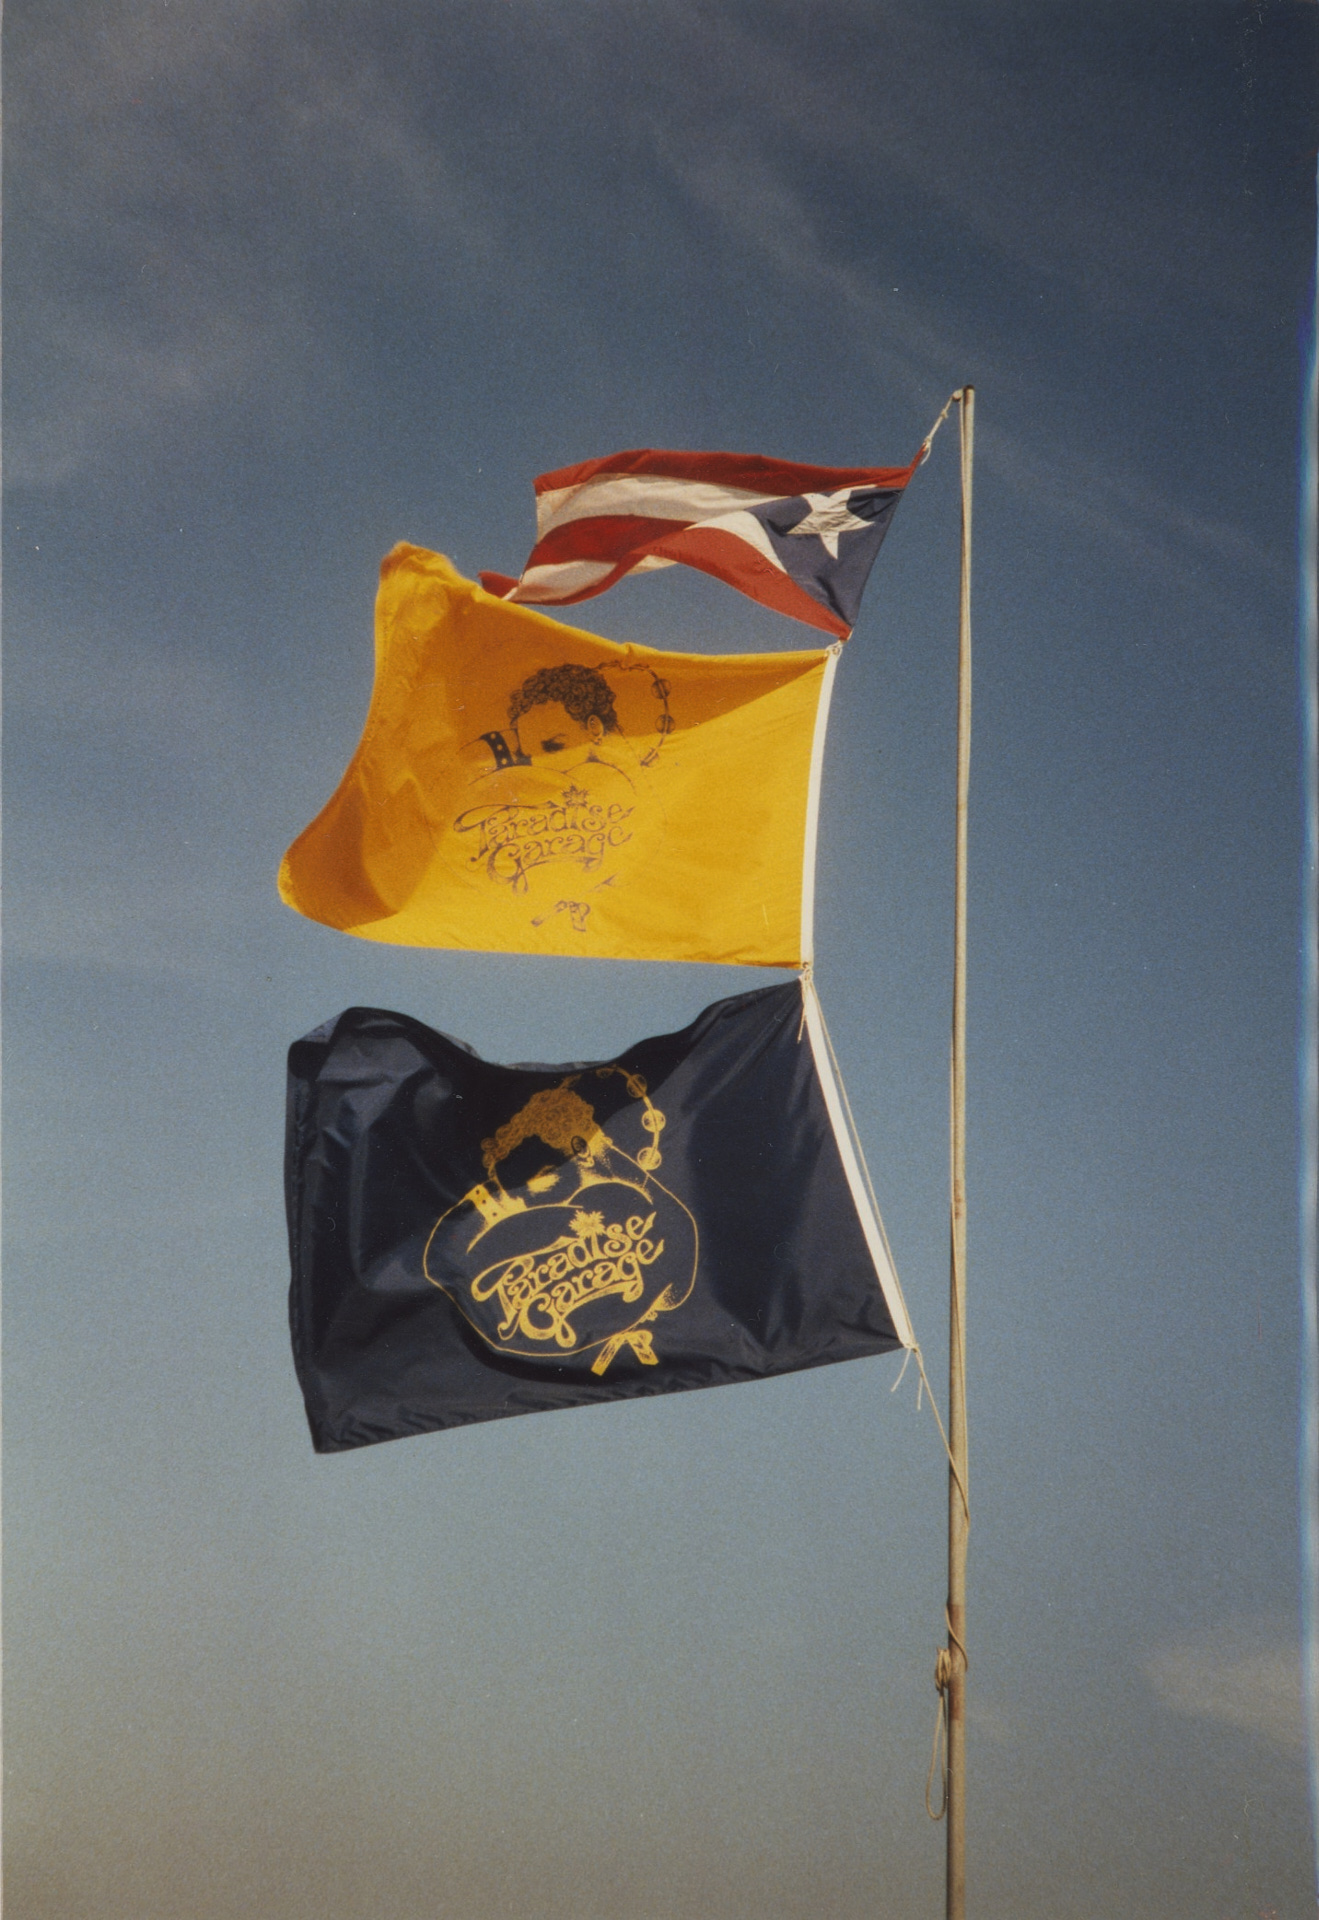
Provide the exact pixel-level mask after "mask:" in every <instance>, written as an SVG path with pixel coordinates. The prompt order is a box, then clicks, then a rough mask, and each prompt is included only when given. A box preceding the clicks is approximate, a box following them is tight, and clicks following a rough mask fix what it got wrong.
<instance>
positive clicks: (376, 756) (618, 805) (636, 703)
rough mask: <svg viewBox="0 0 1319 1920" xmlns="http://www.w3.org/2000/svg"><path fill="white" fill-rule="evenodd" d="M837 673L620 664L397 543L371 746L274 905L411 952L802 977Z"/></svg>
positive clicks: (801, 657)
mask: <svg viewBox="0 0 1319 1920" xmlns="http://www.w3.org/2000/svg"><path fill="white" fill-rule="evenodd" d="M835 654H836V649H834V648H826V649H824V650H812V651H811V652H807V653H772V654H734V655H703V654H684V653H659V652H656V651H655V650H654V649H653V648H650V647H639V646H620V645H618V644H616V643H615V642H613V641H611V640H601V639H599V638H598V637H597V636H596V635H595V634H590V633H582V632H579V631H578V630H577V629H576V628H574V627H569V626H565V625H564V624H563V623H562V622H561V621H558V620H553V619H550V618H549V617H548V616H546V615H545V614H541V613H537V612H535V611H534V610H533V609H531V608H529V607H519V606H514V605H511V604H510V603H508V602H507V601H502V600H498V599H496V598H495V597H494V596H493V595H492V594H489V593H487V592H486V591H485V590H484V588H482V587H479V586H477V585H476V584H475V583H474V582H473V581H470V580H465V579H464V578H463V577H462V575H461V574H459V573H457V572H456V571H455V569H454V568H453V567H452V566H451V565H450V563H449V561H448V560H446V559H445V558H444V556H443V555H442V554H438V553H428V552H427V551H426V550H425V549H424V548H422V547H413V546H406V545H404V546H397V547H395V548H394V550H393V552H392V553H390V554H388V555H387V556H386V558H385V561H384V563H383V565H382V567H381V570H380V592H379V595H378V597H377V600H376V672H375V687H374V689H373V692H372V695H371V706H370V711H369V712H368V714H367V720H366V727H365V729H364V731H363V734H362V739H361V744H360V745H359V747H358V749H357V752H356V753H355V754H354V755H353V758H352V761H351V762H350V764H349V767H348V770H347V772H346V773H345V774H344V777H343V779H342V781H341V782H340V783H339V788H338V791H337V792H336V793H335V795H334V797H333V799H332V800H331V801H330V803H329V805H328V806H327V807H325V808H324V810H323V811H322V812H321V813H320V814H318V815H317V817H316V819H315V820H313V821H312V823H311V825H310V826H309V827H308V828H307V829H306V831H305V832H304V833H302V834H300V835H299V837H298V838H297V839H296V840H295V841H294V843H293V845H292V846H291V847H290V848H289V850H288V852H287V853H286V854H285V856H284V862H283V865H282V867H281V869H280V875H279V890H280V893H281V895H282V896H283V898H284V899H285V900H286V901H287V902H288V904H289V906H291V907H294V908H296V909H297V911H298V912H299V913H304V914H306V915H307V916H308V918H309V919H312V920H321V921H324V922H325V924H326V925H327V926H331V927H339V928H342V929H343V931H344V932H345V933H355V934H360V935H362V936H363V937H364V938H366V939H368V940H390V941H395V942H398V943H399V944H400V945H404V946H420V947H468V948H478V949H481V950H484V951H487V952H502V953H510V952H512V953H553V954H573V955H585V956H592V957H595V958H608V959H629V960H714V961H732V962H741V963H744V964H748V965H752V966H773V967H794V966H798V965H800V964H801V963H802V962H803V961H806V960H809V959H810V957H811V918H812V903H813V891H814V870H815V819H816V810H817V797H818V792H819V782H820V765H821V758H822V754H823V748H824V728H825V717H826V713H827V709H828V696H829V689H830V685H831V682H832V679H833V667H834V659H835Z"/></svg>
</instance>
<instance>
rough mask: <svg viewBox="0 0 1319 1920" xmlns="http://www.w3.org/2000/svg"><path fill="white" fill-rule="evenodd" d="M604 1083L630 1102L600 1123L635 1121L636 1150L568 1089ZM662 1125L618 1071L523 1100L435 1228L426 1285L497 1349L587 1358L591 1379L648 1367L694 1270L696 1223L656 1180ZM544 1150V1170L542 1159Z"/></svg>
mask: <svg viewBox="0 0 1319 1920" xmlns="http://www.w3.org/2000/svg"><path fill="white" fill-rule="evenodd" d="M612 1075H619V1076H621V1077H622V1079H623V1080H624V1082H625V1083H626V1086H627V1090H628V1092H629V1094H630V1095H631V1096H632V1100H633V1102H634V1103H636V1104H634V1105H633V1106H631V1107H625V1108H624V1109H623V1110H622V1112H621V1113H620V1114H619V1115H618V1116H616V1118H615V1120H613V1121H611V1123H610V1124H611V1125H613V1126H616V1127H619V1129H620V1131H621V1125H620V1123H622V1122H624V1121H625V1120H627V1119H629V1118H631V1117H632V1116H635V1118H636V1119H637V1120H639V1123H640V1127H641V1130H642V1132H643V1133H644V1134H646V1135H648V1136H649V1138H648V1140H647V1142H646V1144H645V1145H640V1144H638V1145H637V1149H636V1152H635V1154H630V1153H628V1152H626V1151H625V1150H624V1148H623V1147H622V1146H620V1145H619V1143H618V1142H617V1141H616V1140H614V1139H613V1138H611V1137H610V1135H608V1134H606V1133H605V1132H604V1130H603V1128H602V1127H601V1126H600V1125H599V1124H598V1122H597V1120H596V1117H595V1111H594V1108H593V1107H592V1106H591V1104H590V1102H589V1101H588V1100H587V1099H586V1098H585V1097H584V1095H583V1094H582V1093H581V1092H579V1091H577V1089H578V1088H579V1087H580V1086H581V1084H582V1083H583V1081H585V1082H587V1084H588V1085H589V1082H590V1081H591V1080H592V1079H595V1080H607V1079H608V1078H609V1077H610V1076H612ZM638 1105H639V1108H640V1111H639V1112H638ZM663 1127H664V1115H663V1114H662V1113H661V1112H660V1111H659V1109H658V1108H657V1107H656V1106H655V1105H654V1103H653V1102H652V1101H651V1099H650V1098H649V1095H648V1094H647V1091H646V1082H645V1080H644V1079H643V1078H642V1076H641V1075H640V1074H636V1073H630V1072H629V1071H628V1070H627V1069H626V1068H623V1067H615V1066H606V1067H595V1068H592V1069H589V1070H587V1071H586V1072H585V1073H580V1074H570V1075H569V1076H568V1077H567V1078H566V1079H565V1080H563V1081H561V1082H560V1084H559V1085H558V1086H557V1087H545V1088H542V1089H541V1091H540V1092H538V1093H534V1094H533V1095H532V1096H531V1098H530V1099H529V1100H528V1101H527V1102H526V1103H525V1104H524V1105H523V1106H522V1107H520V1108H519V1109H518V1111H517V1112H516V1113H515V1114H514V1115H513V1116H512V1117H511V1119H509V1120H508V1121H506V1122H505V1124H504V1125H503V1126H501V1127H499V1128H498V1129H497V1130H496V1132H495V1133H494V1135H493V1136H492V1137H491V1138H490V1139H488V1140H485V1141H483V1142H482V1159H483V1162H484V1166H485V1173H486V1179H485V1180H484V1181H478V1182H477V1183H476V1185H474V1186H472V1187H471V1188H469V1189H468V1191H467V1193H465V1194H464V1195H463V1198H462V1199H461V1200H460V1201H459V1202H458V1204H457V1205H456V1206H454V1207H451V1208H450V1209H449V1211H448V1212H447V1213H446V1214H444V1215H443V1216H442V1217H441V1218H440V1219H439V1220H437V1221H436V1223H435V1226H434V1228H433V1229H432V1231H431V1236H430V1239H429V1241H428V1242H427V1245H426V1255H425V1269H426V1277H427V1279H428V1280H429V1281H430V1282H431V1284H432V1285H433V1286H436V1287H439V1288H441V1289H442V1291H443V1292H445V1293H447V1294H448V1295H449V1297H450V1299H452V1300H453V1301H454V1302H455V1304H456V1305H457V1306H458V1307H459V1308H460V1309H461V1311H462V1313H463V1314H464V1316H465V1317H466V1319H467V1320H468V1321H469V1322H470V1324H471V1325H472V1326H473V1327H474V1328H475V1329H476V1331H477V1332H478V1333H479V1334H480V1335H481V1337H482V1339H483V1340H485V1341H486V1342H487V1343H488V1344H489V1345H490V1346H492V1347H493V1348H495V1349H496V1351H498V1352H501V1353H507V1354H514V1355H517V1356H518V1357H519V1358H521V1359H529V1360H549V1361H555V1362H558V1363H559V1364H562V1363H563V1362H564V1361H567V1360H570V1359H571V1360H579V1359H581V1358H583V1357H585V1356H586V1355H588V1354H590V1355H591V1356H592V1359H591V1371H592V1373H595V1374H603V1373H604V1372H605V1370H606V1369H607V1368H608V1366H609V1365H610V1363H611V1362H612V1361H613V1360H614V1359H615V1358H616V1356H617V1355H618V1354H619V1353H620V1352H621V1351H623V1349H624V1348H627V1349H629V1350H630V1351H631V1353H632V1354H633V1356H634V1357H635V1359H636V1360H638V1361H639V1362H640V1363H641V1364H642V1365H643V1366H655V1365H656V1364H657V1363H658V1356H657V1355H656V1352H655V1346H654V1339H653V1336H652V1333H651V1331H650V1328H651V1325H652V1324H653V1322H654V1321H655V1320H656V1319H657V1317H658V1316H659V1315H660V1314H661V1313H671V1312H673V1311H674V1309H675V1308H677V1307H680V1306H681V1305H682V1304H683V1302H684V1301H685V1300H686V1299H687V1298H688V1296H689V1295H690V1293H691V1290H692V1286H693V1284H694V1283H695V1279H696V1267H697V1231H696V1222H695V1220H694V1219H693V1217H692V1215H691V1213H690V1212H689V1211H688V1209H687V1208H686V1207H685V1206H684V1205H683V1203H682V1201H681V1200H679V1199H678V1197H677V1195H676V1194H674V1193H672V1192H670V1190H669V1189H668V1188H667V1187H666V1186H664V1185H663V1184H662V1183H661V1182H660V1181H659V1180H658V1179H657V1178H656V1169H657V1168H658V1167H659V1166H660V1164H661V1161H662V1155H661V1153H660V1149H659V1145H658V1140H659V1135H660V1133H661V1131H662V1130H663ZM546 1147H548V1148H549V1149H550V1151H551V1152H552V1153H553V1154H555V1155H556V1160H554V1161H550V1162H548V1163H545V1162H544V1161H543V1153H542V1151H541V1150H542V1149H544V1148H546ZM501 1169H503V1170H504V1172H503V1173H501ZM506 1174H507V1176H508V1177H507V1178H506V1177H505V1175H506Z"/></svg>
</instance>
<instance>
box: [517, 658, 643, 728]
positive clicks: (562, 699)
mask: <svg viewBox="0 0 1319 1920" xmlns="http://www.w3.org/2000/svg"><path fill="white" fill-rule="evenodd" d="M552 700H553V701H557V702H558V704H559V705H560V706H561V707H562V708H563V709H564V711H565V713H568V714H570V715H571V717H572V718H573V719H574V720H575V721H576V722H577V724H578V726H581V727H584V726H586V725H587V723H588V722H589V721H590V720H592V719H595V720H598V721H599V722H600V724H601V726H602V727H603V729H604V731H605V732H606V733H617V732H618V731H619V726H618V715H617V713H615V711H614V695H613V691H612V689H611V688H610V686H609V683H608V681H607V680H606V679H605V677H604V675H603V674H601V673H597V671H596V669H595V668H594V667H573V666H562V667H542V668H541V669H540V670H539V672H537V673H533V674H531V675H530V676H529V677H528V678H527V679H526V680H524V681H523V682H522V685H521V686H520V687H519V688H518V690H517V692H516V693H515V694H514V695H513V697H512V699H511V700H510V701H509V703H508V719H509V725H510V726H514V727H515V726H516V725H517V723H518V721H519V720H520V719H521V718H522V715H523V714H524V713H529V712H530V711H531V709H532V708H533V707H541V706H544V705H546V704H547V702H549V701H552Z"/></svg>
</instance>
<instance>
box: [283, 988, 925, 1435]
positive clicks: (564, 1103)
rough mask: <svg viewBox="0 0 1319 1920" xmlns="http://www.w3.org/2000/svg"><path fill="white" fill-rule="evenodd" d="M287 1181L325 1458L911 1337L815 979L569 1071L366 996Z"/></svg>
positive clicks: (289, 1161) (302, 1056)
mask: <svg viewBox="0 0 1319 1920" xmlns="http://www.w3.org/2000/svg"><path fill="white" fill-rule="evenodd" d="M285 1177H286V1186H287V1198H288V1217H289V1241H290V1250H291V1256H292V1267H293V1281H292V1289H291V1294H290V1318H291V1323H292V1332H293V1353H294V1360H295V1363H296V1366H297V1371H298V1378H299V1380H300V1382H301V1385H302V1390H303V1394H304V1397H305V1400H306V1404H307V1415H308V1419H309V1421H310V1423H311V1431H312V1440H313V1443H314V1445H315V1447H316V1449H317V1451H318V1452H322V1453H335V1452H340V1451H343V1450H344V1449H347V1448H350V1447H361V1446H368V1445H370V1444H371V1443H373V1442H375V1441H379V1440H392V1439H396V1438H399V1437H401V1436H403V1435H405V1434H412V1433H427V1432H431V1431H434V1430H435V1429H438V1428H443V1427H457V1426H465V1425H467V1424H468V1423H469V1422H471V1421H475V1420H494V1419H499V1418H501V1417H502V1416H504V1415H508V1414H517V1413H535V1412H540V1411H545V1410H548V1409H551V1408H554V1407H575V1406H584V1405H589V1404H591V1403H593V1402H596V1401H600V1400H619V1399H632V1398H635V1397H637V1396H640V1395H644V1394H652V1393H669V1392H676V1391H679V1390H681V1389H684V1388H688V1387H709V1386H719V1385H722V1384H726V1383H730V1382H733V1381H738V1380H755V1379H762V1378H765V1377H766V1376H768V1375H771V1374H778V1373H789V1372H793V1371H795V1370H797V1369H798V1368H802V1367H815V1366H823V1365H826V1364H827V1363H829V1362H831V1361H835V1360H851V1359H854V1358H857V1357H858V1356H861V1355H864V1354H876V1353H887V1352H890V1351H892V1350H893V1349H895V1348H899V1347H910V1346H912V1345H914V1341H913V1338H912V1333H911V1327H910V1323H909V1322H908V1319H907V1313H906V1309H905V1307H904V1305H903V1301H902V1295H901V1292H900V1290H899V1287H898V1283H897V1279H896V1277H895V1275H894V1273H893V1269H892V1266H891V1264H890V1261H889V1258H888V1253H887V1249H886V1247H885V1243H884V1238H883V1230H882V1228H881V1227H880V1224H879V1221H878V1218H877V1217H876V1215H875V1212H874V1209H873V1207H872V1206H871V1203H870V1201H869V1199H868V1197H867V1195H866V1191H865V1188H864V1185H863V1182H862V1179H861V1174H860V1169H859V1167H858V1165H857V1160H856V1156H855V1153H854V1151H853V1148H852V1144H851V1141H850V1139H849V1137H848V1135H847V1132H846V1128H845V1125H844V1121H843V1114H842V1109H841V1103H840V1100H839V1093H838V1088H837V1084H836V1082H835V1080H834V1077H833V1074H832V1072H831V1069H830V1065H829V1059H828V1052H827V1047H826V1043H825V1039H824V1034H823V1028H822V1022H821V1019H820V1014H819V1008H818V1004H817V1002H816V1000H815V995H814V990H813V988H812V987H811V986H810V985H809V984H805V985H799V984H798V983H796V982H789V983H787V984H785V985H782V986H775V987H766V988H763V989H761V990H760V991H759V992H755V993H746V994H741V995H738V996H737V997H736V998H734V999H730V1000H721V1001H718V1002H717V1003H716V1004H715V1005H714V1006H712V1007H708V1008H707V1009H706V1010H705V1012H704V1013H702V1014H701V1015H700V1017H699V1018H698V1019H697V1020H696V1021H694V1022H693V1024H692V1025H691V1026H690V1027H688V1028H687V1029H686V1030H685V1031H684V1032H682V1033H676V1034H665V1035H661V1036H659V1037H657V1038H654V1039H650V1040H643V1041H641V1042H639V1043H638V1044H637V1045H636V1046H634V1047H630V1048H629V1049H628V1050H627V1051H626V1052H625V1053H623V1054H621V1055H620V1056H619V1057H618V1058H617V1059H614V1060H607V1061H592V1062H589V1063H587V1064H584V1065H579V1064H573V1065H565V1066H558V1067H543V1066H526V1067H504V1066H496V1065H492V1064H491V1063H489V1062H487V1061H484V1060H481V1059H480V1058H479V1057H478V1056H477V1055H475V1054H474V1053H473V1052H472V1051H471V1050H470V1048H467V1047H465V1046H463V1045H462V1043H461V1042H459V1041H456V1040H451V1039H449V1038H447V1037H446V1036H445V1035H444V1034H440V1033H436V1032H434V1031H433V1030H432V1029H431V1028H429V1027H425V1026H423V1025H422V1024H421V1023H420V1022H419V1021H416V1020H410V1019H408V1018H407V1017H406V1016H405V1015H402V1014H396V1013H383V1012H378V1011H374V1010H372V1009H369V1008H362V1007H355V1008H352V1009H351V1010H350V1011H349V1012H347V1013H344V1014H341V1015H340V1016H339V1018H338V1019H337V1020H332V1021H329V1022H327V1024H326V1025H325V1026H323V1027H319V1028H317V1029H316V1031H315V1032H314V1033H310V1034H308V1035H307V1036H306V1038H305V1039H302V1040H299V1041H296V1042H295V1043H294V1045H293V1046H292V1047H291V1048H290V1050H289V1093H288V1144H287V1153H286V1160H285Z"/></svg>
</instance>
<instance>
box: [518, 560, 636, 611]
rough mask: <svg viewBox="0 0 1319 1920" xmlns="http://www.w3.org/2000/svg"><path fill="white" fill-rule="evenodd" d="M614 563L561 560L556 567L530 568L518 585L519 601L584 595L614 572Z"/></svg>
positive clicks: (610, 561)
mask: <svg viewBox="0 0 1319 1920" xmlns="http://www.w3.org/2000/svg"><path fill="white" fill-rule="evenodd" d="M615 564H616V563H615V562H614V561H613V560H560V561H556V562H554V564H553V565H548V564H547V565H545V566H540V567H528V568H527V571H526V572H525V573H524V574H523V576H522V578H521V579H520V580H519V581H518V584H517V591H516V592H515V593H514V594H513V595H512V596H511V597H512V598H513V599H515V600H530V601H533V602H534V601H537V600H559V599H562V597H563V595H564V594H565V593H580V592H581V591H582V589H583V588H584V587H593V586H595V585H596V584H597V582H599V581H601V580H603V579H604V578H605V576H606V575H607V574H610V573H612V572H613V571H614V567H615Z"/></svg>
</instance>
